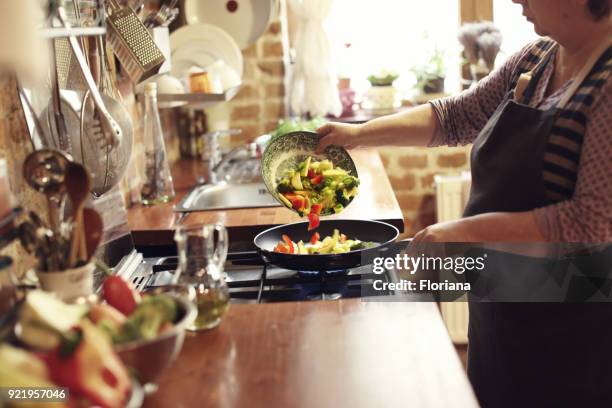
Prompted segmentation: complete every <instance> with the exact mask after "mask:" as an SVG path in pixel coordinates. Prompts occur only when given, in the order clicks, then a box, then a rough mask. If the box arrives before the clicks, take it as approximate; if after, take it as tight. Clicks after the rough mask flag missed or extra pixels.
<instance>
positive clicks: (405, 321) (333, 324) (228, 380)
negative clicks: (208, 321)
mask: <svg viewBox="0 0 612 408" xmlns="http://www.w3.org/2000/svg"><path fill="white" fill-rule="evenodd" d="M159 385H160V388H159V390H158V392H157V393H155V394H153V395H152V396H151V397H149V398H148V399H147V401H146V403H145V407H149V408H152V407H170V406H171V407H177V408H178V407H195V406H206V407H352V408H359V407H368V408H370V407H399V406H405V407H408V406H410V407H417V408H419V407H462V408H469V407H477V406H478V404H477V402H476V399H475V396H474V394H473V392H472V389H471V387H470V385H469V382H468V379H467V377H466V375H465V373H464V371H463V368H462V366H461V363H460V361H459V359H458V357H457V355H456V353H455V351H454V349H453V346H452V343H451V341H450V339H449V337H448V334H447V332H446V329H445V328H444V325H443V322H442V319H441V317H440V314H439V312H438V309H437V307H436V304H435V303H405V302H403V303H392V302H362V301H361V300H358V299H344V300H339V301H331V302H322V301H319V302H292V303H269V304H261V305H257V304H233V305H232V306H231V308H230V310H229V312H228V314H227V316H226V317H225V319H224V320H223V322H222V323H221V325H220V326H219V327H218V328H216V329H214V330H211V331H204V332H198V333H197V334H190V335H188V337H187V339H186V340H185V345H184V347H183V350H182V352H181V354H180V356H179V358H178V360H177V361H176V362H175V364H174V365H173V366H172V367H171V368H170V369H169V370H168V371H167V372H166V373H165V374H164V375H163V376H162V378H161V379H160V381H159Z"/></svg>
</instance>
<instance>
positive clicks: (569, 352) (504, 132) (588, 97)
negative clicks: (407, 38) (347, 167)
mask: <svg viewBox="0 0 612 408" xmlns="http://www.w3.org/2000/svg"><path fill="white" fill-rule="evenodd" d="M513 1H514V2H515V3H518V4H520V5H521V6H522V7H523V15H524V16H525V17H526V18H527V20H528V21H530V22H532V23H533V24H534V26H535V30H536V32H537V33H538V34H539V35H542V36H547V37H548V38H546V37H545V38H543V39H541V40H540V41H537V42H535V43H533V44H530V45H528V46H527V47H525V48H524V49H523V50H522V51H521V52H519V53H517V54H516V55H514V56H512V57H511V58H510V59H509V60H508V61H507V62H506V63H505V64H504V65H503V66H502V67H501V68H500V69H498V70H496V71H495V72H493V73H491V74H490V75H489V76H488V77H487V78H485V79H483V80H482V81H481V82H480V83H479V84H478V85H477V86H476V87H475V88H473V89H471V90H468V91H466V92H464V93H462V94H460V95H458V96H455V97H450V98H446V99H442V100H437V101H433V102H432V103H430V104H428V105H425V106H421V107H417V108H414V109H411V110H409V111H405V112H402V113H398V114H395V115H390V116H387V117H382V118H378V119H375V120H372V121H370V122H368V123H365V124H363V125H346V124H339V123H329V124H327V125H324V126H323V127H321V128H320V129H319V130H318V132H319V133H320V135H321V136H322V138H321V142H320V144H319V150H323V149H325V147H326V146H328V145H330V144H333V145H342V146H346V147H358V146H381V145H393V146H424V145H429V146H437V145H444V144H446V145H449V146H454V145H458V144H467V143H474V147H473V149H472V158H471V168H472V191H471V194H470V199H469V201H468V204H467V208H466V210H465V214H464V218H463V219H461V220H458V221H452V222H446V223H440V224H436V225H433V226H431V227H428V228H426V229H424V230H423V231H420V232H419V233H418V234H416V236H415V240H416V241H417V242H418V241H420V242H452V241H460V242H461V241H462V242H468V241H472V242H508V241H514V242H536V241H539V242H579V243H593V242H597V243H611V242H612V131H611V130H610V121H611V120H612V104H611V103H610V102H611V99H612V79H610V77H611V74H612V45H611V42H610V39H611V38H612V20H611V17H610V9H611V4H610V3H611V1H610V0H513ZM469 341H470V344H469V346H470V348H469V357H468V375H469V376H470V379H471V381H472V384H473V386H474V389H475V392H476V394H477V396H478V398H479V400H480V402H481V404H482V405H483V406H485V407H502V406H508V407H531V406H534V407H535V406H537V407H544V406H546V407H548V406H551V407H552V406H554V407H560V406H571V407H576V406H585V407H587V406H588V407H594V406H607V407H610V406H612V351H610V347H612V305H610V306H609V305H608V304H536V303H532V304H502V303H499V304H492V303H489V304H484V303H479V304H476V303H472V304H470V328H469Z"/></svg>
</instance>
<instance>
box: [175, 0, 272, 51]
mask: <svg viewBox="0 0 612 408" xmlns="http://www.w3.org/2000/svg"><path fill="white" fill-rule="evenodd" d="M232 6H233V7H236V8H235V9H234V8H233V7H232ZM184 10H185V20H186V21H187V24H198V23H208V24H214V25H216V26H218V27H221V28H222V29H224V30H225V31H227V33H229V34H230V35H231V36H232V37H234V40H236V43H237V44H238V46H239V47H240V48H241V49H245V48H247V47H248V46H249V45H251V44H253V43H254V42H255V41H256V40H257V39H258V38H259V37H260V36H261V35H262V34H263V33H265V32H266V30H267V29H268V25H269V24H270V20H272V14H273V12H274V0H229V1H226V0H221V1H220V0H216V1H211V0H208V1H202V0H185V7H184Z"/></svg>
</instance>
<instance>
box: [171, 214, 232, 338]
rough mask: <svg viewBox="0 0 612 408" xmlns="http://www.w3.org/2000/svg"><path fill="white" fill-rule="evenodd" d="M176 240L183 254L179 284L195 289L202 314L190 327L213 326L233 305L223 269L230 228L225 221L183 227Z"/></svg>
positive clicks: (206, 327)
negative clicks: (224, 224)
mask: <svg viewBox="0 0 612 408" xmlns="http://www.w3.org/2000/svg"><path fill="white" fill-rule="evenodd" d="M174 240H175V241H176V246H177V251H178V257H179V266H178V270H177V271H176V276H175V283H177V284H180V285H185V286H190V287H192V288H193V289H194V290H195V300H194V303H195V305H196V307H197V311H198V315H197V317H196V319H195V321H194V322H193V323H192V324H191V326H189V327H188V330H192V331H194V330H205V329H212V328H214V327H216V326H217V325H219V323H220V322H221V319H222V318H223V316H224V315H225V313H226V312H227V310H228V308H229V301H230V296H229V289H228V287H227V283H226V282H225V276H224V271H223V269H224V264H225V260H226V258H227V248H228V241H227V230H226V229H225V227H224V226H223V225H221V224H199V225H191V226H179V227H178V229H177V230H176V233H175V234H174Z"/></svg>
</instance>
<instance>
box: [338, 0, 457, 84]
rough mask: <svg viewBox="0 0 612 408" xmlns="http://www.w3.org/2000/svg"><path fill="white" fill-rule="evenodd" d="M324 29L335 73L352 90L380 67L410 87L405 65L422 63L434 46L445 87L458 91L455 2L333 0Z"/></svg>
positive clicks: (363, 82) (364, 82)
mask: <svg viewBox="0 0 612 408" xmlns="http://www.w3.org/2000/svg"><path fill="white" fill-rule="evenodd" d="M327 28H328V30H329V33H330V37H331V38H332V42H333V44H334V47H335V48H336V49H337V53H336V55H337V56H338V70H339V73H340V75H342V76H346V77H349V78H351V79H352V84H353V87H354V88H355V89H356V90H358V91H360V90H363V89H365V88H367V86H368V82H367V79H366V78H367V77H368V75H370V74H373V73H376V72H378V71H380V70H382V69H384V70H393V71H396V72H397V73H398V74H400V78H399V79H398V81H397V82H396V85H397V86H398V87H399V88H400V89H402V90H404V91H408V90H410V89H411V88H412V86H413V84H414V82H415V81H414V76H413V75H412V74H411V72H410V69H411V68H413V67H415V66H418V65H425V64H426V63H427V62H428V60H429V58H430V56H431V54H432V52H433V51H434V50H435V47H437V48H438V49H439V50H440V51H443V52H444V55H445V68H446V78H447V79H446V87H447V90H448V91H455V90H458V89H459V75H460V68H459V66H460V65H459V64H460V53H461V46H460V44H459V42H458V40H457V32H458V29H459V1H458V0H428V1H405V0H377V1H376V2H374V1H372V0H334V2H333V6H332V12H331V15H330V18H329V19H328V27H327ZM346 44H350V47H349V48H346V46H345V45H346Z"/></svg>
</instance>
